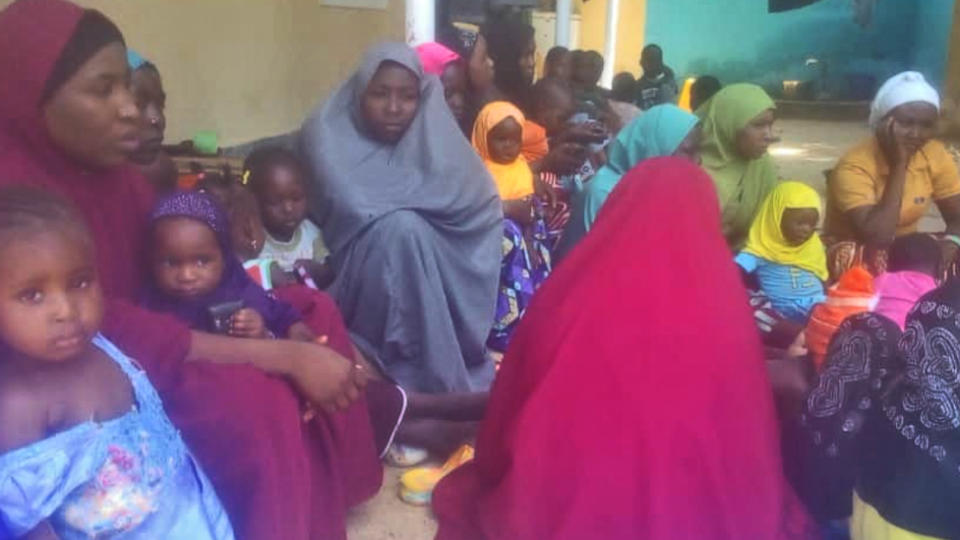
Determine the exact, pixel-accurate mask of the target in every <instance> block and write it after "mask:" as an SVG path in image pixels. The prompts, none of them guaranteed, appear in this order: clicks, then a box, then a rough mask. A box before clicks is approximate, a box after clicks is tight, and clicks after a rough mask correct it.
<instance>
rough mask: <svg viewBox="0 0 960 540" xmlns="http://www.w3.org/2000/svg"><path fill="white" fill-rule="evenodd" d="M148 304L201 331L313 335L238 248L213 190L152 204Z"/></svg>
mask: <svg viewBox="0 0 960 540" xmlns="http://www.w3.org/2000/svg"><path fill="white" fill-rule="evenodd" d="M150 250H151V253H150V255H151V259H150V279H149V284H148V286H147V288H146V290H145V291H144V295H143V304H144V305H145V307H147V308H149V309H151V310H154V311H159V312H165V313H171V314H173V315H175V316H176V317H177V318H179V319H181V320H182V321H184V322H185V323H187V324H188V325H190V326H191V327H192V328H194V329H196V330H203V331H208V332H214V333H222V334H227V335H231V336H235V337H246V338H267V337H278V338H290V339H295V340H299V341H315V340H316V339H317V336H316V334H315V333H314V332H313V331H312V330H310V328H309V327H308V326H307V325H306V324H304V323H303V321H302V320H301V317H300V314H299V313H297V311H296V310H294V309H293V308H292V307H291V306H289V305H287V304H286V303H284V302H281V301H279V300H276V299H275V298H273V297H271V296H270V295H268V294H267V292H266V291H264V290H263V288H261V287H260V286H259V285H257V284H256V283H254V282H253V280H251V279H250V277H249V276H248V275H247V273H246V271H245V270H244V269H243V266H242V265H241V263H240V259H239V258H238V257H237V255H236V254H235V253H234V248H233V239H232V230H231V228H230V225H229V223H228V222H227V218H226V215H225V214H224V212H223V210H222V209H221V208H220V206H219V205H218V204H217V203H216V201H214V199H213V198H211V197H210V196H209V195H206V194H204V193H198V192H190V191H185V192H179V193H176V194H174V195H171V196H169V197H167V198H165V199H162V200H161V201H160V202H159V203H158V204H157V206H156V208H154V210H153V214H152V216H151V226H150Z"/></svg>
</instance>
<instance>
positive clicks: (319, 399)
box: [288, 343, 368, 412]
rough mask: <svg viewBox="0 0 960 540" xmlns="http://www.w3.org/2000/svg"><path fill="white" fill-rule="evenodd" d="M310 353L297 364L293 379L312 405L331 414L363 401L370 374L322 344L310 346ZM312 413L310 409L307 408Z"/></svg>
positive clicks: (292, 374) (292, 369)
mask: <svg viewBox="0 0 960 540" xmlns="http://www.w3.org/2000/svg"><path fill="white" fill-rule="evenodd" d="M297 345H302V346H304V347H309V349H311V350H310V354H309V355H308V356H304V357H300V358H298V359H297V360H296V361H294V362H293V366H292V367H291V369H290V373H289V375H288V376H289V378H290V381H291V382H292V383H293V385H294V387H295V388H296V389H297V391H298V392H299V393H300V395H301V397H303V399H304V401H306V402H307V403H308V404H311V405H315V406H317V407H320V408H323V409H324V410H326V411H328V412H336V411H340V410H344V409H346V408H347V407H349V406H350V404H351V403H353V402H354V401H356V400H357V399H359V397H360V393H361V391H362V390H363V388H364V387H365V386H366V385H367V379H368V375H367V373H366V370H365V369H363V368H362V367H361V366H359V365H357V364H355V363H353V362H351V361H349V360H347V359H346V358H344V357H343V356H340V355H339V354H337V353H336V352H335V351H334V350H333V349H330V348H329V347H324V346H322V345H307V344H301V343H297ZM307 410H309V407H307Z"/></svg>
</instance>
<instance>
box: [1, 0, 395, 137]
mask: <svg viewBox="0 0 960 540" xmlns="http://www.w3.org/2000/svg"><path fill="white" fill-rule="evenodd" d="M9 1H10V0H0V7H2V6H5V5H6V4H8V3H9ZM78 3H80V4H82V5H85V6H88V7H93V8H96V9H99V10H101V11H103V12H104V13H105V14H106V15H108V16H109V17H110V18H112V19H113V20H114V22H116V23H117V25H118V26H120V29H121V30H122V31H123V34H124V37H125V38H126V40H127V44H128V45H129V46H130V47H132V48H133V49H135V50H137V51H138V52H140V53H141V54H143V56H145V57H147V58H149V59H150V60H152V61H154V62H155V63H156V64H157V66H158V67H159V68H160V73H161V75H162V76H163V82H164V86H165V88H166V91H167V95H168V101H167V123H168V126H169V127H168V128H167V140H168V141H179V140H182V139H187V138H190V137H191V136H192V135H193V133H194V132H196V131H197V130H215V131H217V132H218V133H219V134H220V140H221V144H222V145H228V144H235V143H240V142H246V141H249V140H252V139H256V138H259V137H263V136H267V135H275V134H278V133H283V132H286V131H289V130H291V129H294V128H296V127H298V126H299V125H300V123H301V122H302V121H303V119H304V118H305V116H306V114H307V113H308V112H309V111H310V110H311V109H312V108H313V107H314V105H316V104H317V103H319V102H321V101H322V100H323V99H324V98H325V97H326V96H327V95H328V94H329V93H330V92H331V90H332V89H333V88H335V87H336V85H338V84H339V83H340V81H342V80H343V79H345V78H346V77H347V76H348V75H349V74H350V73H351V72H352V71H353V69H354V68H355V66H356V63H357V62H358V61H359V59H360V57H361V55H362V53H363V51H364V49H365V48H366V47H367V46H368V45H370V44H372V43H375V42H378V41H383V40H386V39H394V40H402V39H403V33H404V3H403V0H389V3H388V8H387V9H386V10H363V9H357V10H355V9H344V8H334V7H325V6H321V5H320V2H319V0H190V1H186V0H79V2H78Z"/></svg>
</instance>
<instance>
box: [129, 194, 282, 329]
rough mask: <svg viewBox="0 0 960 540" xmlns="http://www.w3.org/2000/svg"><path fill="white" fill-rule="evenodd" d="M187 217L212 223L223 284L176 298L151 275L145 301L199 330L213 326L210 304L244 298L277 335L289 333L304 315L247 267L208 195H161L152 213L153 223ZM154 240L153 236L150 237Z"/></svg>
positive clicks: (244, 302) (223, 216) (221, 214)
mask: <svg viewBox="0 0 960 540" xmlns="http://www.w3.org/2000/svg"><path fill="white" fill-rule="evenodd" d="M168 217H185V218H190V219H195V220H197V221H199V222H201V223H203V224H204V225H206V226H208V227H210V229H212V230H213V232H214V234H216V236H217V241H218V242H219V244H220V251H221V252H222V253H223V260H224V265H223V277H222V278H221V279H220V285H218V286H217V288H216V289H214V290H213V291H212V292H210V293H209V294H206V295H204V296H202V297H200V298H196V299H193V300H183V299H181V298H174V297H172V296H170V295H168V294H166V293H165V292H164V291H162V290H161V289H160V288H159V287H157V285H156V283H155V282H154V280H153V276H152V275H151V276H150V279H149V280H148V285H147V288H146V290H145V291H144V294H143V301H142V304H143V305H144V306H145V307H147V308H148V309H151V310H153V311H161V312H165V313H170V314H172V315H174V316H176V317H177V318H179V319H180V320H182V321H184V322H185V323H187V324H189V325H190V327H191V328H194V329H196V330H207V331H209V330H210V329H211V321H210V316H209V314H208V312H207V308H209V307H210V306H214V305H216V304H221V303H223V302H232V301H236V300H242V301H243V306H244V307H247V308H251V309H254V310H256V311H257V312H258V313H260V315H261V316H262V317H263V319H264V323H265V324H266V327H267V328H268V329H269V330H270V331H271V332H273V333H274V335H276V336H280V337H286V335H287V332H288V331H289V329H290V326H291V325H293V324H294V323H296V322H298V321H299V320H300V319H301V317H300V315H299V314H298V313H297V312H296V310H294V309H293V308H292V307H291V306H290V305H288V304H286V303H284V302H281V301H279V300H277V299H275V298H273V297H271V296H269V295H268V294H267V292H266V291H264V290H263V289H262V288H261V287H260V286H259V285H257V284H256V283H254V281H253V280H252V279H250V276H248V275H247V273H246V272H245V271H244V269H243V266H242V265H241V264H240V259H239V258H238V257H237V255H236V254H235V253H234V251H233V245H232V243H231V240H230V224H229V222H228V221H227V216H226V214H225V213H224V212H223V210H221V209H220V207H219V206H218V205H217V203H216V202H215V201H214V200H213V199H211V198H210V197H209V196H208V195H206V194H203V193H198V192H195V191H181V192H177V193H174V194H172V195H169V196H167V197H165V198H163V199H161V200H160V201H159V202H158V203H157V205H156V207H154V209H153V212H152V213H151V214H150V224H151V231H152V226H153V225H154V224H155V223H156V222H157V221H158V220H161V219H163V218H168ZM151 241H152V238H151Z"/></svg>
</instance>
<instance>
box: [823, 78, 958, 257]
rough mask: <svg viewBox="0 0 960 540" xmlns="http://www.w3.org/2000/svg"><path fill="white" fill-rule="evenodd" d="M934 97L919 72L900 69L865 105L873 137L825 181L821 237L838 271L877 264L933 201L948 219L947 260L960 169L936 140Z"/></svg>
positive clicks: (954, 233) (953, 240) (951, 253)
mask: <svg viewBox="0 0 960 540" xmlns="http://www.w3.org/2000/svg"><path fill="white" fill-rule="evenodd" d="M939 111H940V96H939V94H938V93H937V91H936V90H935V89H934V88H933V87H932V86H930V84H929V83H927V81H926V80H925V79H924V77H923V75H921V74H920V73H917V72H916V71H906V72H903V73H900V74H899V75H896V76H894V77H892V78H891V79H890V80H888V81H887V82H885V83H884V84H883V86H881V87H880V90H879V91H878V92H877V96H876V97H875V98H874V100H873V104H872V105H871V107H870V127H871V128H872V129H873V135H871V137H870V138H869V139H867V140H866V141H863V142H862V143H860V144H859V145H857V146H856V147H854V148H853V149H851V150H850V151H849V152H847V154H846V155H845V156H844V157H843V158H841V159H840V162H839V164H838V165H837V167H836V168H835V169H834V170H833V172H832V174H831V177H830V180H829V182H828V185H827V223H826V232H827V235H828V236H830V237H832V238H833V239H835V240H838V241H840V242H838V243H837V244H836V245H834V246H833V247H832V248H831V257H830V263H831V264H830V266H831V271H832V272H833V273H834V274H836V273H838V272H841V271H842V270H844V269H845V267H847V266H848V265H850V264H851V263H853V262H855V260H856V259H858V258H862V259H863V261H864V262H865V263H867V265H868V266H869V267H870V269H871V270H873V271H874V272H875V273H876V272H879V271H882V270H883V266H884V265H883V263H882V261H883V260H884V257H883V255H882V253H883V250H884V249H885V248H886V247H887V246H889V245H890V244H891V243H892V242H893V240H894V238H896V237H897V236H902V235H905V234H910V233H912V232H916V231H917V227H918V225H919V223H920V219H921V218H922V217H923V216H925V215H926V214H927V212H928V210H929V209H930V203H932V202H935V203H936V204H937V207H938V208H939V209H940V212H941V214H942V215H943V218H944V221H946V231H945V232H946V234H945V235H944V238H943V255H944V261H945V262H948V263H950V262H953V261H954V259H955V258H956V255H957V252H958V246H960V174H958V172H957V165H956V163H955V162H954V160H953V158H952V157H951V156H950V154H949V153H948V152H947V150H946V148H945V147H944V146H943V144H942V143H940V142H939V141H937V140H935V139H934V138H933V137H934V135H936V128H937V119H938V117H939Z"/></svg>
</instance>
